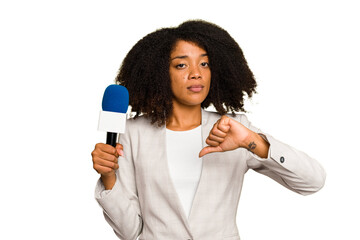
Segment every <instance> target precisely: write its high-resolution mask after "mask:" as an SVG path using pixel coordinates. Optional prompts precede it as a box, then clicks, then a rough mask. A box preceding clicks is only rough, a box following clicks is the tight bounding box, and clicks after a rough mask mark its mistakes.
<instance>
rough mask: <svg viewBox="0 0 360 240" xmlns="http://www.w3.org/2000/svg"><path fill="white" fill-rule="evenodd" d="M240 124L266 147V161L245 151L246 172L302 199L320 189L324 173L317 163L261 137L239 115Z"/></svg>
mask: <svg viewBox="0 0 360 240" xmlns="http://www.w3.org/2000/svg"><path fill="white" fill-rule="evenodd" d="M240 122H241V123H242V124H243V125H244V126H245V127H247V128H249V129H250V130H252V131H254V132H256V133H258V134H260V136H262V137H263V138H264V139H265V140H266V141H267V142H268V143H269V144H270V148H269V153H268V157H267V158H260V157H259V156H257V155H256V154H253V153H252V152H250V151H248V153H249V155H250V156H249V158H248V160H247V165H248V167H249V168H251V169H253V170H255V171H256V172H258V173H261V174H264V175H266V176H268V177H270V178H272V179H273V180H275V181H276V182H278V183H280V184H281V185H283V186H285V187H286V188H288V189H290V190H292V191H294V192H297V193H299V194H302V195H309V194H312V193H315V192H317V191H319V190H320V189H321V188H322V187H323V186H324V184H325V179H326V173H325V170H324V168H323V167H322V166H321V165H320V163H319V162H318V161H316V160H315V159H313V158H311V157H310V156H308V155H307V154H306V153H304V152H302V151H299V150H297V149H295V148H293V147H291V146H289V145H287V144H285V143H283V142H281V141H279V140H277V139H275V138H274V137H272V136H271V135H269V134H266V133H263V132H262V131H261V130H260V129H258V128H256V127H254V126H253V125H252V124H251V123H250V122H249V120H248V119H247V117H246V116H245V115H244V114H241V115H240Z"/></svg>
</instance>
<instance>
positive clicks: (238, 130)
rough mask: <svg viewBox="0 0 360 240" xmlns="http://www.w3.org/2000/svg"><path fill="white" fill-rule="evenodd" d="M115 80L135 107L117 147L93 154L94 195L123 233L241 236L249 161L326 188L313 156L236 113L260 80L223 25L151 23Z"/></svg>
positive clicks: (279, 176)
mask: <svg viewBox="0 0 360 240" xmlns="http://www.w3.org/2000/svg"><path fill="white" fill-rule="evenodd" d="M116 81H117V83H118V84H121V85H123V86H125V87H126V88H127V89H128V90H129V93H130V105H131V106H132V111H133V112H136V115H135V116H134V117H133V118H132V119H130V120H128V122H127V129H126V133H125V134H124V135H122V136H121V137H120V144H117V146H116V148H114V147H112V146H110V145H106V144H101V143H99V144H96V146H95V150H94V151H93V152H92V156H93V165H94V169H95V170H96V171H97V172H98V173H99V174H101V178H100V180H99V181H98V184H97V187H96V193H95V194H96V199H97V201H98V202H99V204H100V206H101V207H102V209H103V211H104V216H105V219H106V220H107V221H108V223H109V224H110V225H111V227H112V228H113V229H114V231H115V234H116V235H117V236H118V237H119V238H121V239H136V238H137V237H138V236H139V239H146V240H152V239H157V240H161V239H196V240H198V239H207V240H209V239H211V240H212V239H228V240H230V239H231V240H235V239H240V237H239V233H238V229H237V226H236V213H237V206H238V201H239V197H240V193H241V187H242V183H243V178H244V174H245V173H246V172H247V170H248V169H249V168H250V169H253V170H255V171H257V172H259V173H262V174H265V175H267V176H269V177H270V178H272V179H274V180H275V181H277V182H278V183H280V184H282V185H283V186H285V187H287V188H289V189H291V190H293V191H295V192H297V193H300V194H303V195H307V194H311V193H314V192H316V191H318V190H319V189H321V188H322V187H323V185H324V181H325V172H324V170H323V168H322V167H321V165H320V164H319V163H318V162H317V161H316V160H314V159H312V158H311V157H309V156H308V155H306V154H305V153H303V152H301V151H298V150H296V149H294V148H292V147H290V146H288V145H286V144H284V143H282V142H280V141H278V140H276V139H274V138H273V137H272V136H270V135H269V134H266V133H263V132H261V131H260V130H259V129H258V128H256V127H254V126H252V125H251V123H250V122H249V121H248V120H247V118H246V116H245V115H244V114H235V113H234V112H235V111H244V107H243V101H244V96H245V95H247V96H248V97H251V96H252V94H253V93H255V87H256V81H255V79H254V76H253V74H252V72H251V70H250V69H249V67H248V65H247V62H246V60H245V58H244V56H243V53H242V51H241V49H240V47H239V46H238V44H237V43H236V42H235V41H234V40H233V39H232V37H231V36H230V35H229V34H228V33H227V32H226V31H225V30H223V29H222V28H220V27H218V26H216V25H214V24H211V23H208V22H204V21H187V22H185V23H183V24H181V25H180V26H178V27H177V28H163V29H160V30H157V31H155V32H153V33H151V34H149V35H147V36H146V37H144V38H143V39H141V40H140V41H139V42H138V43H137V44H136V45H135V46H134V47H133V48H132V49H131V50H130V52H129V53H128V55H127V56H126V58H125V59H124V62H123V64H122V66H121V68H120V71H119V74H118V76H117V78H116ZM210 105H213V106H214V107H215V109H216V111H217V112H216V113H213V112H207V111H205V110H204V108H206V107H208V106H210ZM228 112H232V113H231V114H228Z"/></svg>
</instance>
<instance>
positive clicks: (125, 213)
mask: <svg viewBox="0 0 360 240" xmlns="http://www.w3.org/2000/svg"><path fill="white" fill-rule="evenodd" d="M120 141H121V144H122V145H123V146H124V151H123V154H122V153H121V154H120V157H119V158H118V165H119V166H118V169H117V171H116V172H115V173H116V174H115V175H112V174H102V175H101V178H100V179H99V181H98V183H97V185H96V189H95V198H96V200H97V202H98V203H99V205H100V206H101V208H102V209H103V213H104V217H105V219H106V221H107V222H108V223H109V224H110V226H111V227H112V228H113V230H114V231H115V234H116V235H117V236H118V237H119V238H120V239H129V240H130V239H134V240H135V239H136V238H137V237H138V236H139V235H140V233H141V231H142V227H143V220H142V214H141V209H140V204H139V199H138V194H137V188H136V183H135V168H134V164H133V159H132V154H131V146H130V141H129V137H128V136H127V134H125V135H122V136H121V137H120ZM121 155H123V156H121ZM105 190H106V191H105Z"/></svg>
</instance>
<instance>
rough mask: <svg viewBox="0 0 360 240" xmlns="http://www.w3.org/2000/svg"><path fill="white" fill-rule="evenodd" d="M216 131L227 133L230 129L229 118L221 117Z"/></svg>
mask: <svg viewBox="0 0 360 240" xmlns="http://www.w3.org/2000/svg"><path fill="white" fill-rule="evenodd" d="M218 129H220V130H221V131H222V132H225V133H227V132H228V131H229V129H230V118H229V117H227V116H222V117H221V119H220V121H219V124H218Z"/></svg>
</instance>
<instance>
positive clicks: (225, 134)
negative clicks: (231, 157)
mask: <svg viewBox="0 0 360 240" xmlns="http://www.w3.org/2000/svg"><path fill="white" fill-rule="evenodd" d="M206 143H207V144H208V145H209V146H207V147H204V148H203V149H202V150H201V151H200V153H199V157H202V156H204V155H205V154H208V153H212V152H225V151H231V150H234V149H237V148H239V147H242V148H246V149H248V150H250V151H252V152H254V153H257V154H258V155H259V154H260V155H262V156H265V157H266V155H267V152H268V149H269V144H268V143H267V142H266V141H265V140H264V139H263V138H262V137H261V136H259V135H258V134H257V133H255V132H253V131H251V130H250V129H248V128H246V127H245V126H244V125H242V124H241V123H239V122H237V121H235V120H234V119H232V118H229V117H228V116H226V115H223V116H222V117H221V118H220V119H219V120H218V121H217V122H216V123H215V124H214V126H213V128H212V129H211V131H210V133H209V136H208V137H207V139H206ZM257 146H258V147H260V149H259V148H258V149H256V148H257ZM259 150H261V152H259Z"/></svg>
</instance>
